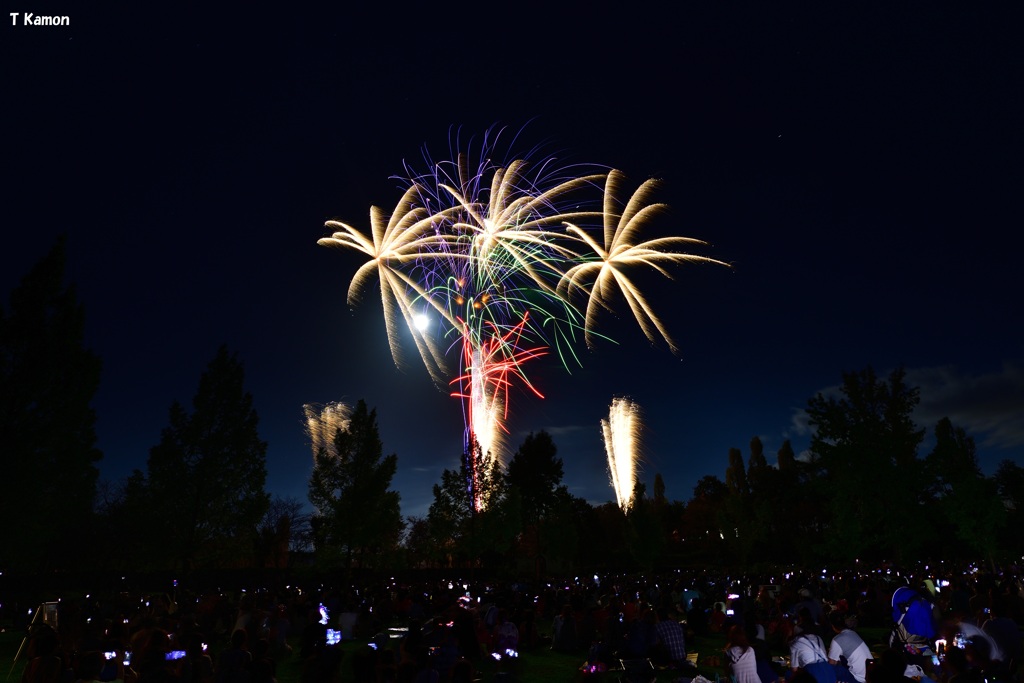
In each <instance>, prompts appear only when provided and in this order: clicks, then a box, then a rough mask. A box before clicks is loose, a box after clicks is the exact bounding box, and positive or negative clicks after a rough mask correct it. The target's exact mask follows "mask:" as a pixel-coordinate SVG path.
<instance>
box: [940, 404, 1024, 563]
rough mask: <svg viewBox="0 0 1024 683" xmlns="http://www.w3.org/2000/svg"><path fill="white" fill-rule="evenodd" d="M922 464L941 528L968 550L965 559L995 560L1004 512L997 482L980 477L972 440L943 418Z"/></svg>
mask: <svg viewBox="0 0 1024 683" xmlns="http://www.w3.org/2000/svg"><path fill="white" fill-rule="evenodd" d="M925 464H926V465H927V467H928V469H929V470H931V473H932V474H931V476H930V477H929V478H928V479H929V481H931V482H932V483H933V490H934V491H935V494H936V497H937V499H938V503H939V508H940V509H941V510H942V517H943V519H942V522H941V525H942V528H943V529H951V530H953V532H954V535H955V537H956V538H958V539H959V540H960V541H961V542H962V544H963V545H964V546H966V547H967V548H969V549H970V553H969V554H968V555H966V556H968V557H973V556H976V555H978V554H980V555H982V556H984V557H986V558H988V559H989V560H994V557H995V552H996V548H997V543H998V537H999V531H1000V529H1001V528H1002V526H1003V524H1004V523H1005V522H1006V508H1005V506H1004V505H1003V501H1002V500H1000V498H999V495H998V490H997V485H996V481H995V480H994V479H987V478H986V477H985V476H984V475H983V474H982V473H981V467H980V466H979V465H978V458H977V455H976V449H975V446H974V439H972V438H971V437H969V436H967V433H966V432H965V431H964V430H963V428H961V427H954V426H953V423H952V421H950V419H949V418H948V417H944V418H942V419H941V420H939V422H938V424H937V425H936V426H935V448H933V449H932V452H931V453H930V454H928V457H927V458H926V459H925ZM948 550H949V549H948V548H947V555H946V556H947V557H950V555H949V553H948Z"/></svg>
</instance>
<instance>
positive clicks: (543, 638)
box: [22, 567, 1024, 683]
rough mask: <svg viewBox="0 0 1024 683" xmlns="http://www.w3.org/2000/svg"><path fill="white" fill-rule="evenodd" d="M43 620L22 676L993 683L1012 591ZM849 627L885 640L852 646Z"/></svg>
mask: <svg viewBox="0 0 1024 683" xmlns="http://www.w3.org/2000/svg"><path fill="white" fill-rule="evenodd" d="M921 577H925V578H923V579H922V578H921ZM46 621H47V620H39V619H37V620H36V623H34V624H33V625H32V628H31V631H30V636H29V638H28V639H27V648H26V651H25V652H24V653H23V656H22V658H23V660H24V669H23V671H24V673H23V676H22V681H23V683H74V682H76V681H83V682H84V681H124V682H125V683H151V682H155V683H274V682H275V681H276V679H277V669H278V667H279V665H280V664H281V663H282V662H285V661H288V662H289V663H290V664H289V666H292V665H293V663H295V662H298V665H297V666H298V669H299V670H300V672H301V673H300V676H301V680H302V681H303V683H306V682H309V683H313V682H316V683H320V682H327V683H331V682H334V681H339V680H342V678H340V677H341V676H342V673H341V672H342V666H341V663H342V652H343V651H344V652H345V653H346V655H345V656H346V657H348V658H350V659H349V665H348V666H347V667H345V669H344V670H345V672H346V673H345V674H344V676H345V678H344V680H345V681H349V680H350V681H353V683H398V682H402V683H434V682H437V683H441V682H449V681H450V682H452V683H468V682H470V681H473V680H479V678H480V676H481V674H482V673H483V672H485V671H486V672H487V674H488V676H491V677H494V676H500V675H501V674H506V673H507V674H511V673H515V672H516V671H517V667H518V657H519V652H520V650H537V649H540V648H550V649H553V650H556V651H559V652H563V653H567V654H571V655H577V656H578V657H579V660H580V661H581V662H585V664H584V666H582V667H581V668H580V675H587V674H589V673H591V672H592V673H600V672H601V671H608V670H611V669H617V668H620V667H621V666H622V665H623V664H622V663H623V662H629V661H644V662H648V663H649V667H651V668H652V669H653V668H657V669H661V670H671V671H673V672H674V673H673V676H676V677H677V678H679V679H683V680H686V679H695V678H697V677H698V676H699V675H700V674H701V672H704V673H705V674H707V673H708V672H709V671H715V672H718V673H720V674H722V675H725V676H728V677H731V678H732V679H733V680H734V681H735V683H779V682H780V681H787V680H788V681H792V682H793V683H839V682H841V683H906V681H904V679H905V678H912V679H916V680H918V681H925V679H929V680H931V681H935V682H936V683H986V682H987V683H1004V682H1005V683H1009V682H1010V681H1013V680H1018V681H1020V680H1021V666H1020V660H1021V631H1020V628H1021V626H1022V625H1024V598H1022V585H1021V583H1020V581H1019V580H1018V578H1017V576H1016V574H1015V573H1014V572H1006V573H1003V574H997V573H985V572H974V573H971V572H967V573H958V574H956V575H952V574H950V575H949V576H939V575H938V574H936V573H935V572H934V571H932V572H928V573H927V574H920V575H912V576H908V575H906V574H901V573H900V572H898V571H894V569H893V568H891V567H890V568H885V569H883V570H873V571H870V572H868V571H855V572H844V573H837V574H829V573H827V572H823V573H822V574H814V575H811V574H805V573H786V574H782V575H765V576H744V577H728V576H719V575H715V574H713V573H711V572H681V571H680V572H670V573H661V574H657V575H654V574H651V575H644V576H636V575H633V576H590V577H573V578H572V579H571V580H560V581H543V582H537V581H531V582H493V583H481V582H472V583H471V582H462V581H458V580H431V581H423V582H417V583H411V582H405V583H403V582H399V581H395V580H393V579H388V580H384V581H379V582H374V583H368V584H365V585H359V586H345V587H337V588H329V587H323V586H321V587H318V588H317V589H315V590H301V589H299V588H297V587H294V586H287V587H281V588H279V589H276V590H252V591H251V592H245V591H238V592H235V593H226V592H223V591H219V590H217V591H204V592H197V593H189V592H186V591H184V589H181V590H178V589H175V590H174V591H171V592H168V593H164V594H149V595H144V596H138V595H136V596H131V597H130V596H129V594H128V593H127V592H122V593H118V594H116V595H112V596H107V597H104V598H100V597H98V596H92V597H90V596H86V597H85V598H80V599H78V600H73V599H64V600H62V601H61V602H60V603H58V605H57V608H56V617H55V618H54V619H52V620H49V621H51V622H52V623H44V622H46ZM863 628H871V629H875V630H877V629H879V628H885V629H886V632H888V631H889V630H891V631H892V637H891V639H889V638H887V639H886V641H887V642H885V643H875V642H872V643H870V644H869V643H867V642H865V640H864V639H863V638H862V637H861V636H860V635H859V633H858V632H859V630H861V629H863ZM723 639H724V642H725V647H724V649H722V648H721V645H720V643H721V642H722V640H723ZM339 642H340V643H347V642H354V643H355V644H356V645H355V646H350V647H347V648H342V647H339V646H338V645H337V643H339ZM710 643H716V646H715V647H716V652H718V653H720V656H719V655H712V656H710V657H709V656H708V646H709V644H710ZM698 647H699V649H700V651H701V652H702V655H701V656H702V658H703V661H701V662H699V663H698V665H697V666H695V665H694V662H693V661H692V659H693V658H692V656H691V657H689V658H688V657H687V655H688V653H690V654H692V653H693V652H696V649H697V648H698ZM873 652H874V653H875V654H873ZM698 666H699V668H698ZM925 683H928V682H927V681H925Z"/></svg>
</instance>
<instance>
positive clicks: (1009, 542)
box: [994, 460, 1024, 557]
mask: <svg viewBox="0 0 1024 683" xmlns="http://www.w3.org/2000/svg"><path fill="white" fill-rule="evenodd" d="M994 479H995V482H996V490H997V491H998V495H999V500H1000V502H1002V504H1003V506H1004V507H1005V508H1006V525H1005V527H1004V529H1003V532H1004V533H1003V534H1002V535H1001V536H1002V540H1001V544H1000V545H1001V547H1002V548H1003V549H1004V550H1005V551H1006V553H1007V554H1008V555H1009V556H1010V557H1020V555H1021V553H1022V552H1024V536H1022V535H1021V533H1020V530H1021V529H1024V467H1021V466H1020V465H1018V464H1017V463H1015V462H1013V461H1012V460H1003V461H1002V462H1001V463H999V467H998V468H997V469H996V474H995V477H994Z"/></svg>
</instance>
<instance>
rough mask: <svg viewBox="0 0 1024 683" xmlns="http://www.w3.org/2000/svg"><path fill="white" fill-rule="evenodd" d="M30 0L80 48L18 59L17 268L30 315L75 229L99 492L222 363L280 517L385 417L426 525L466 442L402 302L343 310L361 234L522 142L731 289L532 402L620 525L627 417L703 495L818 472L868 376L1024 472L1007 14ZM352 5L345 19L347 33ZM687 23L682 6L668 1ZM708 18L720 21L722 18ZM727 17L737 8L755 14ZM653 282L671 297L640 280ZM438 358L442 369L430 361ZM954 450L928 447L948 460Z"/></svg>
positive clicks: (708, 290) (1017, 97)
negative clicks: (625, 399) (822, 408)
mask: <svg viewBox="0 0 1024 683" xmlns="http://www.w3.org/2000/svg"><path fill="white" fill-rule="evenodd" d="M112 4H121V3H79V2H76V3H65V4H61V3H54V2H50V1H49V0H26V2H25V3H22V5H21V6H18V7H15V6H11V7H10V8H9V11H17V12H33V13H35V14H36V15H67V16H68V17H69V19H70V26H63V27H57V26H24V25H22V22H23V18H22V17H21V16H18V17H15V20H16V22H17V25H14V26H12V25H11V24H10V20H8V21H7V25H6V26H5V27H4V29H3V39H2V42H3V51H4V68H3V69H2V79H3V93H4V97H3V100H4V104H3V108H2V111H3V113H2V117H3V119H2V120H3V122H4V136H3V142H2V148H3V154H2V159H3V162H2V163H3V166H4V167H5V173H4V177H5V180H4V181H3V183H2V187H3V203H2V206H3V222H2V226H3V242H2V246H0V293H2V294H3V298H2V301H3V304H4V306H5V307H6V306H7V302H8V300H9V299H8V297H9V293H10V291H11V290H12V288H13V287H15V286H16V284H17V283H18V281H19V280H20V278H21V277H22V276H24V274H25V273H26V272H27V271H28V269H29V268H30V267H31V265H32V264H33V263H34V262H36V261H37V260H38V259H40V258H41V257H42V256H43V255H44V254H45V253H46V252H47V250H48V249H49V248H50V247H51V245H52V244H53V243H54V241H55V239H56V237H57V236H58V235H60V234H66V235H67V236H68V245H69V263H68V273H67V275H68V278H69V281H71V282H73V283H74V284H75V286H76V287H77V291H78V294H79V297H80V299H81V300H82V302H83V303H84V305H85V309H86V317H87V338H88V343H89V345H90V347H91V348H92V349H93V350H95V351H96V352H97V353H98V354H99V355H100V356H101V357H102V361H103V376H102V382H101V385H100V389H99V392H98V394H97V396H96V398H95V401H94V407H95V409H96V411H97V416H98V420H97V426H96V427H97V434H98V438H99V443H98V446H99V448H100V449H101V450H102V451H103V454H104V458H103V461H102V462H101V465H100V466H101V474H102V478H103V479H105V480H107V481H111V482H113V481H117V480H119V479H121V478H123V477H124V476H126V475H127V474H129V473H130V472H131V471H132V470H133V469H135V468H139V469H142V470H145V465H146V458H147V455H148V451H149V448H150V447H151V446H153V445H155V444H156V443H158V441H159V439H160V432H161V430H162V429H163V428H164V427H165V426H166V425H167V422H168V418H167V414H168V413H167V411H168V408H169V406H170V404H171V402H172V401H174V400H179V401H182V402H183V403H186V404H187V403H189V402H190V401H191V398H192V396H193V394H194V393H195V390H196V387H197V385H198V381H199V376H200V374H201V373H202V371H203V370H204V368H205V367H206V365H207V363H208V362H209V361H210V360H211V359H212V358H213V356H214V354H215V353H216V350H217V348H218V347H219V346H220V345H221V344H227V345H228V347H229V348H230V349H232V350H234V351H237V352H238V354H239V356H240V358H241V359H242V361H243V362H244V364H245V370H246V380H247V387H248V389H249V390H250V391H251V392H252V394H253V396H254V400H255V405H256V409H257V411H258V412H259V415H260V433H261V436H262V438H263V439H265V440H266V441H267V442H268V443H269V448H268V453H267V467H268V482H267V486H268V489H269V490H270V491H271V492H272V493H274V494H278V495H282V496H290V497H294V498H296V499H298V500H300V501H302V502H304V503H305V502H306V485H307V481H308V477H309V474H310V471H311V467H312V458H311V451H310V448H309V444H308V439H307V438H306V436H305V433H304V424H303V413H302V406H303V404H304V403H326V402H329V401H336V400H342V401H347V402H352V403H354V402H355V401H357V400H358V399H360V398H362V399H365V400H366V401H367V403H368V404H369V405H370V406H371V407H375V408H376V409H377V416H378V422H379V426H380V433H381V437H382V439H383V441H384V448H385V452H386V453H391V452H394V453H397V454H398V474H397V475H396V477H395V480H394V485H395V487H396V488H397V489H398V490H399V491H400V492H401V496H402V506H403V512H404V514H406V515H413V514H416V515H423V514H425V512H426V509H427V507H428V505H429V503H430V501H431V499H432V494H431V485H432V484H433V483H435V482H437V481H439V478H440V473H441V471H442V469H444V468H450V469H453V468H456V467H457V466H458V461H459V454H460V452H461V449H462V446H461V442H462V413H461V409H460V407H459V404H458V403H457V401H456V400H455V399H452V398H450V397H448V396H447V394H446V392H444V391H441V390H439V389H437V388H435V387H434V386H433V385H432V384H431V382H430V379H429V376H428V374H427V372H426V371H425V370H424V369H423V367H422V365H420V364H419V363H418V362H410V363H409V365H408V366H407V367H403V368H401V369H398V368H396V367H395V365H394V363H393V362H392V360H391V357H390V354H389V351H388V347H387V340H386V334H385V328H384V322H383V317H382V313H381V309H380V303H379V297H378V296H376V294H371V295H370V296H368V297H367V298H366V299H365V301H364V302H363V304H362V305H360V306H358V307H356V308H355V309H350V308H349V307H348V306H347V304H346V301H345V296H346V291H347V288H348V282H349V280H350V278H351V276H352V274H353V273H354V272H355V269H356V268H357V267H358V266H359V264H360V263H361V262H362V259H361V258H360V255H358V254H355V253H348V252H342V251H339V250H332V249H325V248H323V247H318V246H317V244H316V241H317V239H318V238H320V237H322V236H325V235H327V234H329V231H328V230H327V229H325V228H324V221H325V220H328V219H338V220H342V221H345V222H347V223H350V224H353V225H355V226H358V227H360V228H367V227H368V225H369V223H368V211H369V207H370V206H371V205H377V206H381V207H385V208H389V209H390V208H391V207H393V206H394V204H395V202H397V201H398V199H399V197H400V196H401V191H402V185H401V183H400V182H399V181H398V180H396V179H395V178H393V176H395V175H396V174H400V173H402V169H403V162H408V163H409V164H411V165H412V166H414V167H416V166H418V165H419V166H422V159H423V149H424V147H426V149H427V150H429V152H430V154H431V155H432V156H433V157H435V158H444V157H447V156H448V150H449V149H450V147H451V146H452V144H453V141H454V140H455V139H456V138H457V137H458V138H459V139H461V140H462V141H463V142H465V141H467V140H469V139H471V138H474V139H476V140H479V137H480V135H482V134H483V132H484V131H486V130H487V129H488V128H489V127H491V126H499V127H500V126H506V127H507V130H506V135H504V136H503V137H502V140H507V141H511V140H512V138H514V137H515V134H516V133H518V135H519V138H518V143H517V144H516V145H514V146H513V149H512V150H511V151H510V152H509V154H510V156H512V157H514V156H516V153H518V154H526V153H529V152H530V151H531V150H533V149H534V148H536V147H539V148H540V149H541V150H543V151H544V152H546V153H548V154H551V155H553V156H555V157H557V158H558V160H559V163H564V164H575V163H596V164H601V165H606V166H609V167H613V168H618V169H621V170H622V171H623V172H625V173H626V174H627V176H628V177H629V179H630V181H631V182H632V183H633V184H634V185H635V184H639V183H640V182H642V181H643V180H644V179H646V178H648V177H657V178H659V179H661V180H662V181H663V185H662V189H661V191H660V193H659V194H658V195H657V198H658V199H660V200H662V201H665V202H667V203H668V204H669V205H670V206H671V207H672V210H671V212H670V213H669V215H668V216H666V217H664V218H662V219H661V220H660V221H658V222H657V223H656V224H652V229H653V230H655V231H660V233H661V234H677V235H684V236H688V237H697V238H700V239H703V240H706V241H707V242H708V243H709V246H707V247H706V248H702V249H700V250H699V251H698V253H701V254H703V255H705V256H711V257H714V258H717V259H721V260H724V261H727V262H730V263H731V264H733V266H734V267H733V269H732V270H728V269H725V268H719V267H714V266H706V265H705V266H688V267H683V268H679V269H676V270H675V271H674V272H675V274H676V275H677V277H676V279H675V280H672V281H669V280H664V279H656V278H651V279H650V281H649V288H648V289H647V290H646V291H647V294H648V296H650V298H651V299H652V301H654V302H655V306H656V308H657V310H658V311H659V312H660V313H661V315H662V317H663V318H664V319H665V320H666V321H667V322H668V323H669V325H670V328H671V329H672V331H673V333H674V336H675V338H676V341H677V342H678V344H679V346H680V347H681V353H680V354H679V355H678V356H673V354H672V353H671V352H670V351H669V350H668V348H667V347H666V346H665V345H664V344H660V345H651V344H650V343H648V342H647V340H646V339H645V338H644V337H643V335H642V334H641V332H640V330H639V327H638V326H636V324H635V323H632V322H631V317H630V316H629V314H628V312H627V311H626V309H625V307H624V304H623V308H622V309H621V310H620V313H622V314H623V315H622V317H621V318H620V319H618V320H616V319H614V318H611V317H609V318H607V319H605V322H604V325H605V326H604V327H602V331H604V332H607V333H608V334H609V335H610V336H612V337H613V338H614V339H615V341H616V342H618V343H617V344H611V343H605V344H601V345H599V346H598V348H597V349H596V350H594V351H592V352H588V351H586V350H584V349H582V348H581V351H582V354H581V355H582V359H583V367H582V368H574V369H573V372H572V374H569V373H567V372H566V371H565V370H564V369H563V368H561V367H560V366H559V365H558V363H556V362H554V361H553V360H550V359H549V360H544V361H539V362H538V363H537V365H536V366H534V367H532V368H531V378H532V379H533V380H534V381H535V382H536V384H537V386H538V388H539V389H540V390H541V391H542V392H543V393H544V394H545V395H546V398H545V399H544V400H537V399H534V398H532V397H530V396H529V395H527V394H523V393H519V394H513V398H512V404H511V407H510V418H509V427H510V430H511V432H512V434H511V436H510V437H509V442H510V443H511V445H512V447H513V448H514V447H515V446H517V445H518V444H519V443H521V442H522V440H523V438H524V437H525V435H526V434H527V433H529V432H530V431H539V430H541V429H545V430H547V431H549V432H550V433H551V434H552V435H553V437H554V439H555V442H556V444H557V445H558V447H559V455H560V456H561V457H562V458H563V460H564V462H565V483H566V484H567V485H568V486H569V488H570V490H571V491H572V492H573V493H575V494H576V495H579V496H583V497H585V498H586V499H587V500H589V501H591V502H592V503H602V502H606V501H609V500H614V494H613V492H612V491H611V488H610V487H609V484H608V477H607V474H606V469H605V459H604V452H603V448H602V444H601V441H600V431H599V421H600V419H601V418H602V417H605V416H606V415H607V410H608V405H609V403H610V401H611V399H612V397H613V396H622V395H625V396H630V397H632V398H633V399H634V400H635V401H636V402H637V403H639V404H640V406H641V407H642V409H643V411H644V415H645V424H646V428H647V430H646V434H645V451H644V452H645V456H646V464H645V465H644V475H643V477H644V479H645V480H646V481H647V482H648V483H650V481H651V480H652V479H653V477H654V474H655V473H656V472H660V473H661V474H662V475H663V477H664V479H665V483H666V487H667V494H668V496H669V497H670V498H673V499H679V500H686V499H688V498H689V497H690V496H691V494H692V490H693V486H694V484H695V483H696V482H697V480H698V479H699V478H700V477H702V476H704V475H706V474H715V475H717V476H720V477H723V476H724V471H725V467H726V465H727V454H728V449H729V448H730V447H737V448H741V449H742V450H743V452H744V454H745V456H746V455H747V454H748V453H749V451H748V444H749V441H750V439H751V437H753V436H755V435H757V436H759V437H760V438H761V440H762V441H763V442H764V445H765V451H766V454H767V456H768V461H769V462H770V463H774V461H775V453H776V451H777V450H778V448H779V446H780V445H781V444H782V442H783V440H784V439H787V438H789V439H791V440H792V442H793V446H794V448H795V450H796V451H797V452H798V453H799V452H800V451H802V450H803V449H805V448H806V447H807V444H808V440H809V436H808V433H807V430H806V428H805V427H806V425H805V420H804V419H802V412H801V411H802V409H803V408H804V407H805V406H806V404H807V400H808V399H809V398H810V397H812V396H813V395H815V394H816V393H817V392H819V391H826V392H827V391H829V390H830V388H831V389H834V388H835V387H836V386H837V385H838V384H839V382H840V380H841V376H842V373H843V372H847V371H857V370H861V369H863V368H864V367H866V366H868V365H871V366H872V367H874V368H875V370H876V371H878V372H879V374H881V375H883V376H884V375H886V374H887V373H888V372H889V371H891V370H892V369H893V368H894V367H896V366H899V365H903V366H904V367H906V369H907V373H908V374H907V378H908V382H909V383H910V384H912V385H914V386H918V387H920V388H921V404H920V406H919V409H918V411H917V413H916V414H915V419H916V420H917V422H918V425H919V426H921V427H926V428H928V430H929V435H930V433H931V430H932V428H933V427H934V425H935V423H936V422H937V421H938V419H940V418H941V417H943V416H949V417H950V418H951V419H952V420H953V422H954V424H956V425H958V426H962V427H964V428H965V429H967V430H968V432H969V434H970V435H971V436H973V437H974V439H975V441H976V442H977V444H978V448H979V457H980V460H981V463H982V466H983V468H984V470H985V472H986V473H988V474H991V473H993V472H994V470H995V467H996V465H997V464H998V462H999V461H1001V460H1003V459H1013V460H1015V461H1017V462H1018V463H1021V464H1024V341H1022V340H1024V311H1022V308H1024V307H1022V304H1021V301H1022V294H1024V286H1022V284H1021V268H1020V263H1021V253H1022V250H1024V239H1022V237H1021V228H1022V226H1024V220H1022V217H1021V191H1022V188H1024V167H1022V159H1024V144H1022V143H1024V132H1022V131H1024V125H1022V122H1024V88H1022V80H1021V73H1022V68H1024V59H1022V52H1021V43H1020V40H1019V26H1020V21H1019V20H1020V17H1019V16H1014V15H1011V14H1010V13H1009V12H1003V10H1002V9H997V7H1001V8H1009V7H1011V5H1010V4H1009V3H1005V4H990V3H983V4H973V5H970V6H968V5H964V4H961V5H954V4H953V3H948V5H946V6H942V7H932V6H930V4H926V3H917V4H913V5H911V4H906V5H905V4H903V3H886V5H885V6H883V7H879V8H875V9H874V10H871V11H868V10H865V9H862V8H857V7H856V6H855V4H854V5H851V4H843V5H840V4H838V3H815V4H813V6H812V5H811V4H810V3H808V4H807V6H804V7H799V8H798V7H796V6H786V7H771V8H769V7H768V5H769V4H774V3H763V4H762V5H764V6H760V5H759V6H757V7H756V8H746V9H744V8H743V7H742V6H741V5H736V4H727V3H704V5H706V7H705V8H704V9H700V10H696V9H688V10H685V11H684V10H680V9H679V8H678V7H676V8H674V9H672V10H671V13H669V10H668V9H659V10H655V9H653V8H647V9H644V10H643V11H641V12H637V13H635V14H633V13H630V12H632V10H633V8H639V7H641V6H642V5H639V6H638V5H635V4H634V5H630V4H625V5H623V6H622V8H620V9H618V10H616V11H609V10H607V9H602V8H601V6H600V5H595V4H591V3H579V4H578V5H577V7H576V9H573V10H569V9H566V10H562V11H554V12H552V10H550V8H549V9H547V10H543V11H541V10H540V9H539V8H531V7H530V6H529V5H502V7H504V8H505V9H504V10H500V11H499V10H497V9H495V10H490V9H487V7H486V6H484V5H476V6H475V7H474V8H473V9H469V10H465V11H460V10H459V9H458V8H457V6H446V7H443V6H440V5H435V4H430V6H429V9H424V10H412V11H409V10H401V9H399V7H400V4H394V3H367V4H372V5H373V6H374V7H379V9H374V8H369V9H367V8H364V9H358V10H351V9H349V8H345V9H342V8H340V7H339V8H337V9H332V10H324V9H322V8H318V9H316V10H315V11H314V10H309V11H301V10H296V9H294V8H292V7H291V6H285V5H281V6H278V7H276V8H275V7H266V8H263V6H261V8H260V9H255V6H245V7H243V6H239V7H237V8H232V9H228V8H216V7H204V8H203V9H202V10H199V9H192V8H190V7H187V6H184V5H182V6H174V7H172V6H167V7H166V8H165V9H163V10H156V9H154V6H152V5H150V4H149V3H141V4H140V3H137V4H136V5H135V6H132V7H124V8H116V7H113V6H111V5H112ZM339 4H340V3H339ZM665 7H666V8H667V7H668V5H665ZM712 7H714V9H711V8H712ZM727 8H728V9H727ZM645 281H646V280H645ZM413 360H414V361H415V357H413ZM928 450H930V442H929V441H926V442H925V444H924V446H923V447H922V449H921V451H920V455H922V456H923V455H925V454H926V453H927V452H928Z"/></svg>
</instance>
